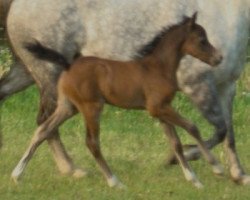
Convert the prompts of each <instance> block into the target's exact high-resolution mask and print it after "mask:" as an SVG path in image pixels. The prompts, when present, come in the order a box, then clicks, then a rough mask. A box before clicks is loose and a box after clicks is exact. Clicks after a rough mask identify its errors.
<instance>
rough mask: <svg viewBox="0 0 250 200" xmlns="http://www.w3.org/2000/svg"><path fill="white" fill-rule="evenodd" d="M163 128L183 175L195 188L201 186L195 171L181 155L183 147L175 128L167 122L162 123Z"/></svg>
mask: <svg viewBox="0 0 250 200" xmlns="http://www.w3.org/2000/svg"><path fill="white" fill-rule="evenodd" d="M163 126H164V129H165V134H166V135H167V136H168V137H169V139H170V142H171V145H172V148H173V150H174V153H175V156H176V158H177V159H178V161H179V163H180V166H181V168H182V171H183V173H184V175H185V178H186V179H187V180H188V181H191V182H192V183H193V184H194V185H195V187H197V188H202V187H203V185H202V183H201V182H200V181H199V180H198V179H197V177H196V176H195V173H194V172H193V170H192V169H191V167H190V166H189V164H188V162H187V161H186V159H185V157H184V155H183V149H182V144H181V141H180V139H179V137H178V135H177V133H176V130H175V128H174V126H172V125H171V124H168V123H163Z"/></svg>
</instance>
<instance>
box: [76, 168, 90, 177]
mask: <svg viewBox="0 0 250 200" xmlns="http://www.w3.org/2000/svg"><path fill="white" fill-rule="evenodd" d="M87 174H88V173H87V172H86V171H85V170H82V169H74V171H73V173H72V176H73V177H74V178H82V177H84V176H86V175H87Z"/></svg>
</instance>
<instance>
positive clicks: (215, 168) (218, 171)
mask: <svg viewBox="0 0 250 200" xmlns="http://www.w3.org/2000/svg"><path fill="white" fill-rule="evenodd" d="M213 173H214V174H216V175H218V176H223V175H224V169H223V167H222V166H221V165H220V164H217V165H214V166H213Z"/></svg>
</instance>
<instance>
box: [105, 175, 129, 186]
mask: <svg viewBox="0 0 250 200" xmlns="http://www.w3.org/2000/svg"><path fill="white" fill-rule="evenodd" d="M107 182H108V185H109V187H111V188H118V189H126V186H125V185H124V184H123V183H122V182H120V181H119V180H118V178H116V176H112V177H111V178H109V179H108V180H107Z"/></svg>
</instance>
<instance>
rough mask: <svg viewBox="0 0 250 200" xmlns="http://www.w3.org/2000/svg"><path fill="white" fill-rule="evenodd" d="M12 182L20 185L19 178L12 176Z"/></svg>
mask: <svg viewBox="0 0 250 200" xmlns="http://www.w3.org/2000/svg"><path fill="white" fill-rule="evenodd" d="M11 180H12V181H13V183H14V184H15V185H18V184H19V181H18V180H19V178H18V177H17V176H11Z"/></svg>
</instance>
